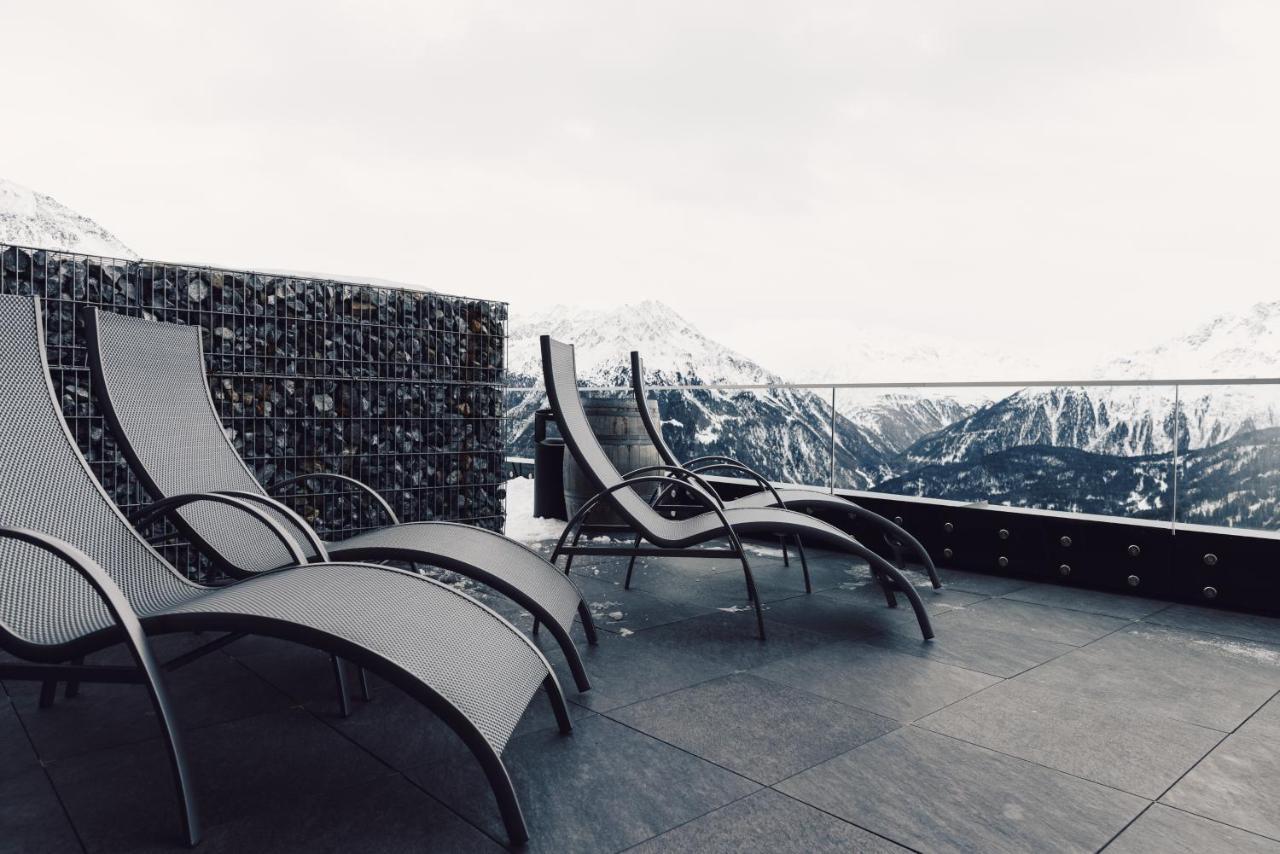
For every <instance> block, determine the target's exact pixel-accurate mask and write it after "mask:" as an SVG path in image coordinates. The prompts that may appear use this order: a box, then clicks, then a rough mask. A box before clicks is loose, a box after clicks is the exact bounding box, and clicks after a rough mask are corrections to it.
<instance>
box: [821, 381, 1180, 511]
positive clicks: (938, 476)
mask: <svg viewBox="0 0 1280 854" xmlns="http://www.w3.org/2000/svg"><path fill="white" fill-rule="evenodd" d="M836 410H837V412H838V419H837V423H838V430H837V433H838V436H839V437H840V438H841V443H842V444H844V445H846V446H848V447H860V448H866V449H868V450H867V451H866V454H867V456H866V461H865V464H864V465H863V466H862V467H861V468H860V470H859V471H860V475H859V476H857V477H853V478H846V479H843V480H841V481H840V482H839V484H838V485H839V486H841V487H844V488H853V489H871V490H873V491H881V492H889V493H894V494H900V495H913V496H920V497H925V498H943V499H950V500H956V501H964V502H986V503H989V504H996V505H1008V506H1013V507H1030V508H1037V509H1043V510H1060V511H1067V512H1075V513H1095V514H1103V515H1110V516H1121V517H1128V518H1143V519H1166V520H1167V519H1169V518H1170V517H1171V513H1172V500H1173V494H1172V488H1173V483H1172V469H1171V462H1172V448H1173V440H1172V436H1173V417H1172V412H1173V389H1172V388H1171V387H1146V386H1069V387H1064V386H1055V387H1027V388H1004V387H998V386H997V387H982V388H973V387H965V388H900V389H897V388H895V389H885V388H878V389H840V390H839V391H838V392H837V395H836ZM846 437H847V438H846ZM867 480H872V483H871V484H870V485H869V486H867V485H863V484H864V483H866V481H867Z"/></svg>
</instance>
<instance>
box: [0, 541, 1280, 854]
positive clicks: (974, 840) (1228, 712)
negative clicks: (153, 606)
mask: <svg viewBox="0 0 1280 854" xmlns="http://www.w3.org/2000/svg"><path fill="white" fill-rule="evenodd" d="M757 551H759V552H760V554H759V556H757V557H755V558H754V561H755V565H756V567H757V571H758V577H759V580H760V589H761V593H762V596H763V598H764V599H765V600H766V601H767V602H768V605H767V610H766V612H765V618H766V621H767V625H768V629H769V632H770V637H769V640H768V641H766V642H763V643H762V642H760V641H758V640H756V639H755V637H754V635H753V618H752V614H751V613H750V611H749V610H747V609H746V607H745V604H746V603H745V601H744V598H745V593H744V590H743V587H742V584H741V576H740V575H739V571H738V570H736V569H735V568H734V567H733V566H732V565H730V564H728V563H721V562H712V561H692V560H683V561H682V560H663V561H649V562H644V563H641V564H640V565H639V566H638V568H637V576H636V580H635V584H634V589H633V590H632V591H624V590H623V589H622V587H621V577H622V573H623V571H624V569H625V561H621V560H614V559H608V560H601V561H597V562H586V561H580V562H578V563H577V564H575V566H574V568H573V572H574V575H575V577H576V578H578V579H580V580H582V582H583V584H582V588H583V590H584V593H585V594H586V596H587V598H588V600H589V601H590V603H591V606H592V610H593V612H594V613H595V614H596V617H597V620H598V622H599V624H600V627H601V628H602V629H604V632H603V633H602V634H603V639H602V642H601V643H600V644H599V646H597V647H595V648H592V649H590V650H588V652H587V656H586V659H587V664H588V668H589V670H590V673H591V676H592V679H593V681H594V683H595V687H594V688H593V690H591V691H590V692H588V693H585V694H574V693H572V691H570V693H569V696H570V699H571V700H572V703H573V706H572V707H573V712H574V716H575V731H574V733H573V735H572V736H562V735H560V734H559V733H558V731H557V730H556V728H555V725H554V719H553V718H552V716H551V714H550V710H549V709H548V708H547V707H546V704H545V701H544V700H542V699H541V698H537V699H536V700H535V703H534V705H533V706H532V707H531V708H530V711H529V713H528V715H527V716H526V719H525V721H524V722H523V723H522V724H521V728H520V729H519V730H518V731H517V734H516V737H515V738H514V739H513V740H512V742H511V744H510V745H509V747H508V748H507V751H506V753H505V759H506V762H507V766H508V768H509V770H510V772H511V774H512V776H513V778H514V780H515V784H516V787H517V789H518V791H519V794H520V798H521V801H522V803H523V806H524V809H525V812H526V814H527V817H528V820H529V824H530V828H531V831H532V834H533V841H532V842H531V843H530V844H529V846H528V850H530V851H549V852H575V851H589V852H596V851H599V852H611V851H622V850H634V851H643V852H666V851H677V852H679V851H689V852H694V851H696V852H707V851H710V852H717V851H725V852H730V851H733V852H736V851H761V852H789V851H796V852H801V851H803V852H813V851H902V850H917V851H984V852H987V851H1077V850H1078V851H1091V850H1101V849H1105V850H1107V851H1122V852H1171V851H1187V852H1203V851H1228V850H1229V851H1258V852H1261V851H1271V852H1280V841H1277V840H1280V747H1278V746H1277V745H1280V700H1277V699H1276V694H1277V692H1278V691H1280V620H1269V619H1265V618H1260V617H1254V616H1247V615H1239V614H1230V613H1224V612H1217V611H1211V610H1208V609H1199V608H1193V607H1188V606H1184V605H1168V604H1167V603H1162V602H1157V601H1152V600H1146V599H1138V598H1132V597H1124V596H1113V595H1110V594H1105V593H1094V592H1088V591H1078V590H1071V589H1067V588H1060V587H1052V586H1046V585H1039V584H1032V583H1025V582H1018V581H1011V580H1009V579H998V578H994V577H989V576H972V575H967V574H964V573H959V572H947V573H945V576H946V581H947V587H946V588H945V589H944V590H942V591H940V592H936V593H935V592H934V591H932V590H931V589H928V588H927V585H926V586H924V587H922V589H921V592H922V595H924V596H925V598H926V601H927V602H928V605H929V607H930V609H931V611H932V612H933V615H934V620H935V627H936V629H937V635H938V637H937V639H936V640H935V641H933V642H931V643H924V642H922V641H921V640H920V637H919V634H918V633H917V631H916V627H915V622H914V620H913V619H912V616H911V613H910V611H909V609H907V608H905V607H903V608H899V609H897V610H889V609H887V608H885V607H884V604H883V600H882V599H881V598H880V594H879V593H878V592H877V591H876V590H874V589H871V588H869V587H868V586H867V584H868V576H867V573H866V569H865V566H862V565H860V564H858V563H855V562H851V561H850V560H849V559H848V558H846V557H842V556H837V555H831V554H814V555H811V563H812V565H813V569H814V577H815V592H814V593H813V595H809V596H806V595H804V594H803V588H802V586H801V582H800V572H799V567H798V566H796V565H795V564H794V563H793V564H792V566H790V567H786V566H784V565H783V563H782V561H781V559H780V558H779V556H778V554H777V553H776V552H773V551H770V550H768V549H765V548H760V549H757ZM921 583H922V584H923V581H922V582H921ZM490 601H491V602H492V603H493V604H495V605H501V603H500V602H497V601H496V600H490ZM504 610H505V611H506V613H507V614H508V616H510V617H512V618H513V619H516V620H518V621H519V622H518V625H522V626H527V625H529V620H528V618H527V617H526V616H524V615H521V614H519V613H512V612H511V609H509V608H505V609H504ZM191 643H192V640H191V639H188V638H182V637H170V638H161V639H158V640H157V646H158V647H160V648H161V651H162V653H163V654H172V653H174V652H177V651H181V650H182V649H183V648H184V647H185V646H187V645H189V644H191ZM544 648H545V649H546V650H547V654H548V657H549V658H551V659H552V661H553V662H556V660H557V657H558V655H557V653H556V651H555V649H554V645H551V644H544ZM557 667H559V664H558V663H557ZM560 669H561V670H562V676H561V678H562V682H563V683H564V684H565V685H566V686H570V688H571V686H572V680H570V679H569V678H568V674H567V673H565V672H563V668H560ZM169 684H170V686H171V691H172V693H173V695H174V698H175V702H176V704H177V705H178V707H179V714H180V719H181V721H182V722H183V724H184V726H185V734H186V737H187V745H188V750H189V752H190V758H191V764H192V770H193V772H194V776H195V780H196V784H197V788H198V794H199V796H200V808H201V812H202V816H203V819H204V823H205V828H206V832H205V841H204V843H203V844H202V846H201V850H203V851H207V852H214V851H308V852H317V851H320V852H323V851H351V850H362V851H399V850H416V851H423V850H427V851H467V852H483V851H493V850H499V849H500V848H502V847H503V844H504V841H505V840H504V836H503V833H502V829H501V825H500V823H499V820H498V815H497V812H496V810H495V808H494V806H493V803H492V799H491V797H490V795H489V793H488V789H487V788H486V786H485V784H484V781H483V778H482V777H481V775H480V773H479V771H478V769H477V768H476V767H475V765H474V763H473V762H472V760H471V758H470V755H469V754H468V753H467V752H466V751H465V750H464V749H462V748H461V747H460V746H459V745H458V744H457V743H456V741H455V740H454V737H453V736H452V734H451V733H449V731H448V730H446V729H445V728H444V727H443V726H441V725H440V724H439V723H437V722H436V721H435V720H434V719H433V718H432V717H431V715H430V714H428V713H427V712H425V711H424V710H423V709H421V708H420V707H419V706H418V705H417V704H415V703H413V702H411V701H409V700H408V699H407V698H406V697H405V696H404V695H403V694H400V693H399V692H398V691H396V690H395V689H394V688H391V687H390V686H387V685H385V684H379V683H377V682H376V681H375V685H374V699H373V701H372V702H369V703H363V702H359V701H357V702H356V703H355V705H354V713H353V714H352V716H351V717H349V718H345V719H344V718H340V717H338V716H337V714H336V702H335V700H334V698H333V696H332V692H331V683H330V680H329V671H328V662H327V659H326V658H325V657H324V656H323V655H320V654H317V653H314V652H311V651H308V650H306V649H303V648H300V647H296V646H292V645H289V644H284V643H279V642H275V641H270V640H264V639H253V638H250V639H245V640H242V641H239V642H237V643H235V644H232V645H230V646H228V647H227V648H226V649H225V650H223V651H221V652H219V653H216V654H214V655H211V656H209V657H207V658H206V659H204V660H202V661H200V663H198V664H196V665H193V666H191V667H189V668H186V669H184V670H180V671H178V672H176V673H174V674H172V675H171V677H170V682H169ZM4 688H5V693H4V694H2V695H0V851H40V852H57V851H78V850H86V851H95V852H96V851H121V850H134V851H137V850H145V851H151V850H158V851H172V850H177V849H178V847H179V846H178V845H177V836H178V828H177V820H176V816H175V812H174V806H173V797H172V794H171V792H170V789H169V782H168V776H167V774H166V771H165V766H164V756H163V754H162V752H161V749H160V745H159V743H158V742H157V740H156V739H155V737H154V720H153V719H152V718H151V717H150V715H149V714H148V711H147V704H146V702H145V698H144V697H142V696H141V691H140V690H139V689H137V688H136V687H132V686H103V685H93V686H87V687H86V688H85V689H84V690H83V692H82V694H81V696H80V697H78V698H75V699H71V700H65V699H61V698H60V699H59V701H58V703H57V704H56V705H55V706H54V707H53V708H52V709H46V710H39V709H38V708H37V707H36V696H35V690H34V686H31V685H25V684H17V683H9V684H7V685H5V686H4Z"/></svg>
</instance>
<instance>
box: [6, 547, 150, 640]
mask: <svg viewBox="0 0 1280 854" xmlns="http://www.w3.org/2000/svg"><path fill="white" fill-rule="evenodd" d="M0 539H5V540H18V541H19V542H23V543H27V544H28V545H31V546H35V547H36V548H38V549H40V550H41V551H44V552H48V553H49V554H52V555H55V556H56V557H59V558H61V559H62V561H63V563H65V564H67V565H68V566H70V567H71V568H72V569H74V570H75V571H76V572H78V573H79V574H80V576H81V577H82V578H84V580H85V581H87V582H89V586H90V587H92V588H93V590H94V592H95V593H97V594H98V598H99V599H101V600H102V603H103V604H104V605H106V606H107V612H108V613H109V614H110V615H111V619H113V620H115V622H116V624H117V625H119V626H120V627H121V628H122V629H124V631H125V633H126V634H127V635H128V637H129V641H130V642H131V643H132V644H133V645H134V646H135V647H141V648H142V649H143V650H146V649H147V645H146V634H145V633H144V632H143V631H142V624H141V623H139V622H138V615H137V613H136V612H135V611H134V610H133V606H132V605H131V604H129V600H128V599H126V598H125V595H124V592H123V591H122V590H121V589H120V587H119V586H118V585H117V584H116V583H115V580H114V579H112V578H111V576H110V575H107V572H106V570H104V569H103V568H102V567H101V566H99V565H98V562H97V561H95V560H94V559H93V558H91V557H89V556H88V555H87V554H85V553H84V552H82V551H80V550H79V549H78V548H76V547H75V546H73V545H71V544H70V543H68V542H66V541H65V540H60V539H58V538H57V537H52V536H50V535H48V534H42V533H40V532H39V531H32V530H30V529H28V528H0Z"/></svg>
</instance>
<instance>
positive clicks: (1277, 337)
mask: <svg viewBox="0 0 1280 854" xmlns="http://www.w3.org/2000/svg"><path fill="white" fill-rule="evenodd" d="M1097 376H1099V377H1105V378H1107V379H1112V378H1115V379H1151V378H1177V377H1263V376H1265V377H1274V376H1280V302H1264V303H1258V304H1257V305H1254V306H1253V307H1252V308H1250V309H1249V310H1247V311H1243V312H1238V313H1235V314H1223V315H1219V316H1218V317H1215V318H1214V319H1212V320H1210V321H1209V322H1207V323H1205V324H1204V325H1203V326H1200V327H1199V328H1197V329H1195V330H1194V331H1192V332H1191V333H1190V334H1188V335H1184V336H1182V337H1179V338H1173V339H1170V340H1168V341H1165V342H1163V343H1161V344H1157V345H1156V346H1154V347H1149V348H1147V349H1145V350H1138V351H1136V352H1134V353H1130V354H1128V355H1125V356H1121V357H1120V358H1117V359H1112V360H1111V361H1109V362H1107V363H1105V364H1104V365H1102V366H1101V367H1099V369H1098V371H1097Z"/></svg>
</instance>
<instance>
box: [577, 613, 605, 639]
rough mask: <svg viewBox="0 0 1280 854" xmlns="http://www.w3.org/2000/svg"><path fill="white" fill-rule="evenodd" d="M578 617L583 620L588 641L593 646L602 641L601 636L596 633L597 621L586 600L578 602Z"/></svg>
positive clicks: (583, 628)
mask: <svg viewBox="0 0 1280 854" xmlns="http://www.w3.org/2000/svg"><path fill="white" fill-rule="evenodd" d="M578 618H579V619H580V620H582V630H583V631H584V632H586V635H587V643H589V644H591V645H592V646H595V645H596V644H598V643H600V636H599V635H598V634H596V624H595V621H594V620H592V619H591V609H590V608H588V607H587V603H586V602H579V603H578Z"/></svg>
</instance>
